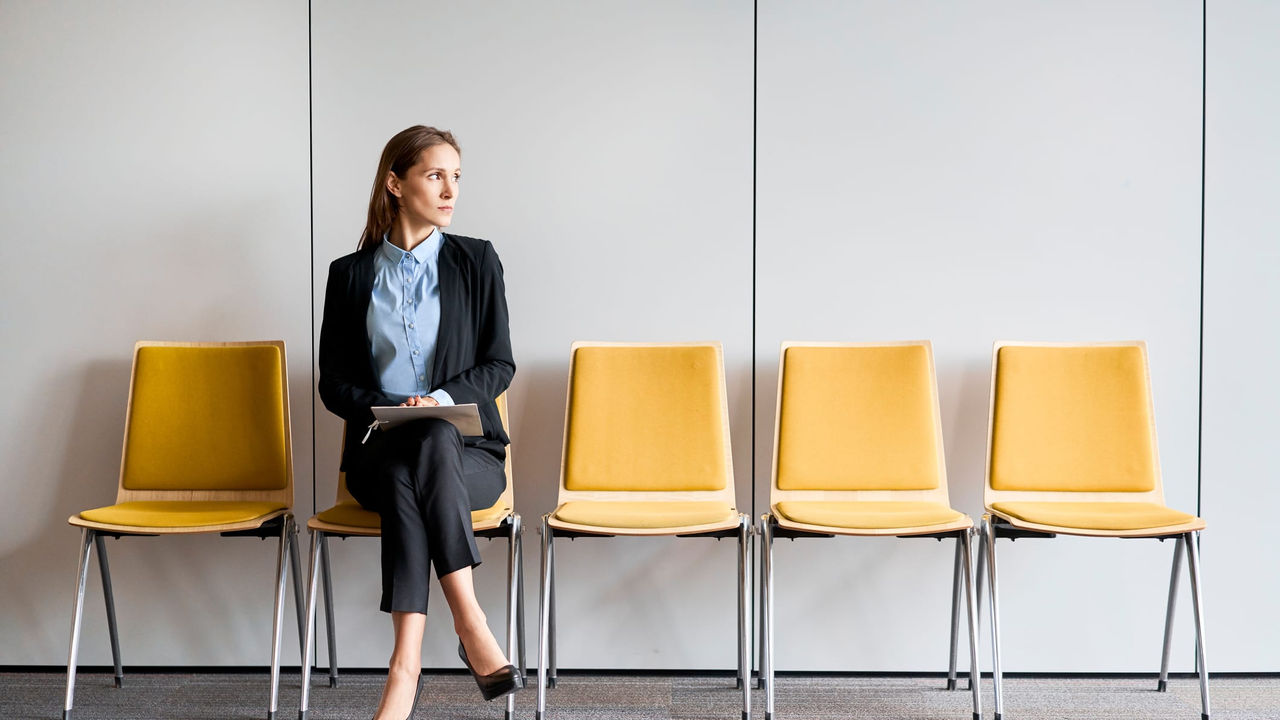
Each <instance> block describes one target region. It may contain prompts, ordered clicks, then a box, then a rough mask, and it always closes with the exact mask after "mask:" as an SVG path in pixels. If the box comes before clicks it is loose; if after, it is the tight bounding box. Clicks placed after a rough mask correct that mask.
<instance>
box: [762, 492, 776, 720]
mask: <svg viewBox="0 0 1280 720" xmlns="http://www.w3.org/2000/svg"><path fill="white" fill-rule="evenodd" d="M772 520H773V518H772V516H770V515H765V516H764V517H763V518H762V519H761V520H760V532H761V539H760V543H761V548H760V553H761V555H762V556H763V557H764V612H763V613H762V615H761V617H762V621H763V624H764V633H763V635H764V657H765V661H764V672H763V675H764V676H765V681H764V682H765V684H764V718H765V720H773V686H774V676H773V522H772Z"/></svg>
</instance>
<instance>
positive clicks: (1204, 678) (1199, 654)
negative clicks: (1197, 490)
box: [1183, 532, 1209, 720]
mask: <svg viewBox="0 0 1280 720" xmlns="http://www.w3.org/2000/svg"><path fill="white" fill-rule="evenodd" d="M1199 536H1200V533H1198V532H1190V533H1187V534H1186V536H1185V537H1186V542H1184V543H1183V545H1184V546H1185V547H1186V549H1187V565H1188V568H1189V570H1190V572H1191V604H1192V606H1193V608H1194V614H1195V617H1196V665H1197V666H1198V669H1199V671H1200V704H1201V707H1202V710H1201V713H1200V717H1201V719H1202V720H1209V666H1208V665H1206V664H1205V660H1204V656H1205V649H1204V606H1203V605H1202V603H1201V600H1200V594H1201V591H1200V544H1199V542H1198V541H1199Z"/></svg>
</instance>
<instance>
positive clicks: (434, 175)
mask: <svg viewBox="0 0 1280 720" xmlns="http://www.w3.org/2000/svg"><path fill="white" fill-rule="evenodd" d="M439 177H440V173H434V172H433V173H427V179H428V180H436V179H438V178H439Z"/></svg>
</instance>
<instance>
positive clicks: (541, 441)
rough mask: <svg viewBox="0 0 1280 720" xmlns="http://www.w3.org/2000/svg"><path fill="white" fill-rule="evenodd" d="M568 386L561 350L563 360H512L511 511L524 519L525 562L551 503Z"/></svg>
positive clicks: (534, 553)
mask: <svg viewBox="0 0 1280 720" xmlns="http://www.w3.org/2000/svg"><path fill="white" fill-rule="evenodd" d="M517 363H518V361H517ZM568 387H569V358H568V354H567V353H566V355H565V360H564V362H563V363H546V364H534V365H529V364H524V365H520V364H517V369H516V376H515V379H514V381H513V382H512V385H511V390H510V391H509V393H510V394H509V397H508V400H509V402H508V409H509V412H510V421H511V462H512V470H513V473H514V474H513V477H514V479H515V488H516V490H515V494H516V510H517V511H518V512H519V513H520V515H521V517H522V518H523V520H524V527H525V563H526V565H527V564H528V563H529V562H530V557H531V556H532V557H533V558H535V562H536V558H537V557H538V552H539V551H538V547H539V542H540V538H539V536H538V532H537V528H539V527H541V523H542V516H543V514H545V513H548V512H551V511H552V510H554V509H555V506H556V497H557V494H558V492H559V487H560V451H561V448H562V446H563V444H564V408H565V397H566V393H567V392H568ZM533 577H535V578H536V577H537V576H536V575H534V576H533ZM527 584H528V580H527V579H526V586H527Z"/></svg>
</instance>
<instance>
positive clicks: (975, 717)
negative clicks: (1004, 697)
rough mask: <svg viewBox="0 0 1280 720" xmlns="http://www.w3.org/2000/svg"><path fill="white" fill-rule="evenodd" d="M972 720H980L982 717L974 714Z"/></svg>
mask: <svg viewBox="0 0 1280 720" xmlns="http://www.w3.org/2000/svg"><path fill="white" fill-rule="evenodd" d="M973 720H982V716H981V715H979V714H978V713H974V714H973Z"/></svg>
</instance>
